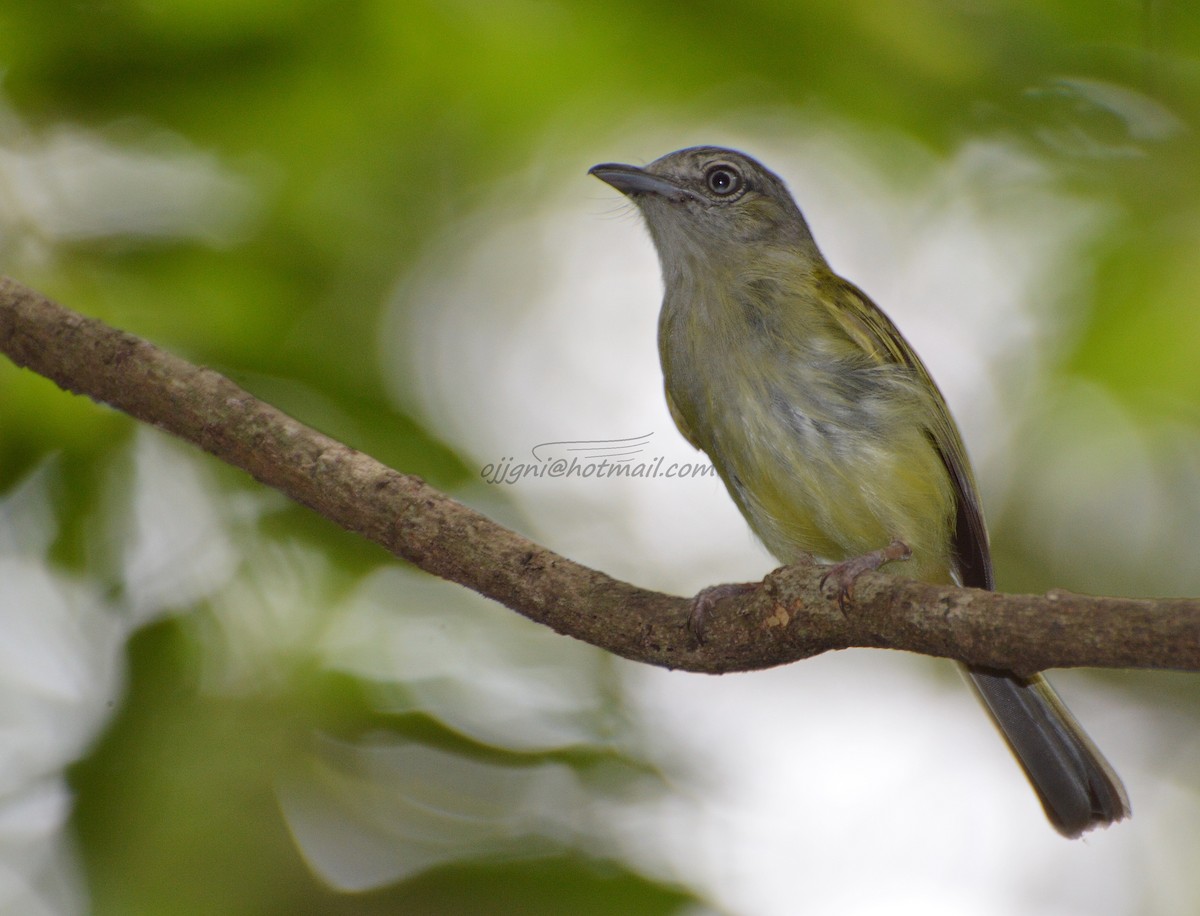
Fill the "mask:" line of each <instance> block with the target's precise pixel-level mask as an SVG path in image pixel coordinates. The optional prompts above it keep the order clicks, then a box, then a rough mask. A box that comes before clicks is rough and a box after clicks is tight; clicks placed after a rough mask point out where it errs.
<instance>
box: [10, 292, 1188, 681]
mask: <svg viewBox="0 0 1200 916" xmlns="http://www.w3.org/2000/svg"><path fill="white" fill-rule="evenodd" d="M0 350H3V352H5V353H6V354H7V355H8V356H9V357H10V358H11V359H12V361H13V362H15V363H16V364H17V365H18V366H22V367H25V368H27V369H31V370H32V371H34V372H37V373H40V374H41V375H44V376H46V377H47V378H50V379H52V380H53V381H54V382H56V383H57V384H58V385H59V386H60V387H62V388H64V389H66V390H67V391H71V392H74V393H76V394H82V395H87V396H88V397H90V398H92V399H93V400H96V401H99V402H101V403H105V404H108V405H111V406H112V407H115V408H117V409H118V410H121V411H124V412H125V413H127V414H129V415H130V416H132V417H134V418H135V419H137V420H140V421H142V422H144V423H151V424H153V425H155V426H157V427H159V428H160V429H163V430H166V431H167V432H170V433H172V434H173V435H176V436H178V437H180V438H181V439H186V440H187V441H188V442H191V443H194V444H195V445H198V446H199V447H200V448H202V449H204V450H205V451H207V452H210V453H211V454H213V455H215V456H216V457H217V458H219V459H221V460H222V461H225V462H227V463H229V464H231V465H234V466H235V467H239V468H242V469H243V470H245V471H246V472H247V473H249V474H251V475H252V476H253V477H255V478H256V479H257V480H259V481H261V482H262V483H265V484H267V485H268V486H271V487H275V488H276V489H278V490H280V491H281V492H283V493H285V494H286V495H287V496H289V497H291V498H292V499H294V500H296V501H297V502H300V503H303V504H304V505H306V506H308V507H310V508H311V509H313V510H314V511H315V512H318V513H320V514H321V515H323V516H325V517H326V518H328V519H330V520H332V521H334V522H336V523H337V524H339V525H341V526H343V527H344V528H347V529H349V530H350V531H354V532H357V533H358V534H361V535H362V536H364V537H367V538H370V539H371V540H372V541H375V542H376V543H378V544H380V545H381V546H383V547H384V548H386V549H387V550H389V551H391V552H392V553H394V554H395V555H396V556H398V557H401V558H403V559H405V560H408V561H409V562H411V563H413V564H414V565H416V566H419V567H420V568H422V569H424V570H426V571H428V572H430V573H432V574H434V575H436V576H440V577H442V578H444V579H448V580H450V581H452V582H457V583H459V584H461V585H465V586H466V587H468V588H472V589H474V590H475V591H477V592H480V593H481V594H483V595H486V596H488V597H489V598H493V599H495V600H496V601H498V602H500V603H501V604H504V605H506V606H508V607H509V608H511V609H512V610H514V611H517V612H518V613H521V614H524V615H525V616H526V617H528V618H530V619H531V620H536V621H538V622H539V623H543V624H545V625H546V626H549V627H552V628H553V629H555V630H557V631H558V632H559V633H563V634H566V635H569V636H574V637H576V638H577V639H582V640H584V641H585V642H588V643H591V644H592V645H595V646H599V647H600V648H602V649H607V650H608V651H610V652H615V653H617V654H618V655H622V656H625V657H626V658H631V659H635V660H637V661H642V662H647V663H649V664H653V665H661V666H664V667H668V668H682V669H686V670H690V671H704V672H711V673H720V672H729V671H745V670H750V669H755V668H765V667H769V666H772V665H780V664H784V663H787V662H792V661H796V660H797V659H801V658H806V657H808V656H811V655H816V654H818V653H820V652H825V651H827V650H829V649H840V648H847V647H850V646H875V647H884V648H892V649H905V650H908V651H911V652H920V653H923V654H926V655H937V656H943V657H946V658H953V659H958V660H960V661H964V662H968V663H972V664H977V665H986V666H989V667H995V668H1004V669H1008V670H1014V671H1019V672H1032V671H1038V670H1041V669H1044V668H1062V667H1073V666H1093V667H1124V668H1176V669H1188V670H1200V601H1196V600H1190V599H1186V600H1185V599H1167V600H1139V599H1129V598H1094V597H1087V596H1082V595H1073V594H1069V593H1066V592H1061V591H1056V592H1051V593H1049V594H1046V595H1043V596H1033V595H1003V594H998V593H994V592H983V591H977V590H974V589H959V588H953V587H944V586H930V585H924V584H921V583H916V582H910V581H906V580H904V579H901V578H899V577H894V576H889V575H887V574H886V573H885V574H879V573H873V574H868V575H865V576H863V577H862V578H861V579H860V580H859V582H858V585H857V588H856V591H855V595H854V604H853V606H852V608H851V609H850V610H849V611H848V612H847V613H842V612H841V611H840V610H839V609H838V606H837V603H836V601H831V600H829V599H827V598H826V597H825V596H824V595H823V594H822V593H821V590H820V584H819V583H820V578H821V572H822V567H820V566H818V565H816V564H802V565H798V566H793V567H788V568H785V569H780V570H776V571H775V572H773V573H771V574H770V575H769V576H767V578H766V579H764V580H763V583H762V585H761V587H759V588H757V589H755V590H754V591H752V592H750V593H748V594H745V595H743V596H740V597H736V598H730V599H727V600H725V601H723V602H721V603H719V604H718V605H716V607H715V608H714V610H713V612H712V613H711V614H710V616H709V618H708V620H709V622H708V626H707V629H706V631H705V633H706V638H705V641H704V643H703V644H699V643H697V642H696V640H695V639H694V638H693V637H692V636H691V635H690V634H689V632H688V629H687V626H686V623H687V618H688V611H689V603H688V600H687V599H684V598H677V597H672V596H670V595H663V594H660V593H657V592H652V591H647V590H644V589H640V588H637V587H635V586H633V585H629V584H627V583H624V582H620V581H617V580H615V579H612V578H610V577H608V576H606V575H604V574H603V573H601V572H597V571H595V570H592V569H588V568H587V567H584V566H580V565H579V564H577V563H573V562H572V561H570V560H568V559H566V558H565V557H562V556H560V555H558V554H556V553H554V552H553V551H550V550H547V549H546V548H545V547H542V546H540V545H538V544H535V543H533V542H532V541H529V540H527V539H526V538H524V537H522V536H520V535H519V534H517V533H515V532H513V531H510V530H509V529H507V528H504V527H503V526H501V525H498V524H496V523H495V522H493V521H492V520H491V519H488V518H486V517H485V516H483V515H480V514H479V513H478V512H475V511H473V510H472V509H470V508H468V507H466V506H464V505H462V504H461V503H458V502H456V501H455V500H453V499H451V498H450V497H448V496H446V495H444V494H443V493H440V492H438V491H437V490H435V489H433V488H432V487H430V486H428V485H427V484H426V483H425V482H424V481H422V480H421V479H419V478H417V477H412V476H409V475H406V474H401V473H399V472H398V471H394V470H392V469H390V468H388V467H385V466H384V465H382V464H380V463H379V462H378V461H375V460H374V459H373V458H371V457H370V456H368V455H364V454H363V453H361V452H358V451H355V450H354V449H352V448H349V447H348V446H346V445H343V444H342V443H340V442H337V441H335V440H333V439H330V438H329V437H328V436H325V435H322V434H321V433H319V432H317V431H316V430H313V429H310V428H309V427H307V426H305V425H303V424H302V423H299V422H297V421H296V420H294V419H292V418H291V417H289V416H287V415H286V414H284V413H282V412H281V411H279V410H277V409H275V408H274V407H272V406H270V405H269V404H265V403H263V402H262V401H259V400H257V399H256V398H254V397H253V396H251V395H250V394H249V393H247V392H246V391H244V390H242V389H241V388H239V387H238V386H237V385H235V384H233V383H232V382H231V381H229V380H228V379H227V378H225V377H224V376H222V375H219V374H218V373H216V372H213V371H211V370H209V369H205V368H202V367H199V366H195V365H193V364H191V363H188V362H186V361H185V360H182V359H179V358H178V357H175V356H172V355H171V354H169V353H166V352H164V351H163V350H161V349H159V348H158V347H155V346H154V345H152V344H150V343H148V342H146V341H144V340H141V339H140V338H137V337H134V336H132V335H130V334H126V333H124V332H122V331H118V330H115V329H113V328H110V327H108V326H107V325H105V324H103V323H102V322H99V321H95V320H93V319H89V318H85V317H83V316H81V315H79V314H77V313H75V312H72V311H70V310H69V309H66V308H63V307H62V306H60V305H57V304H55V303H54V302H51V301H50V300H48V299H47V298H45V297H44V296H42V295H40V294H39V293H37V292H35V291H33V290H31V289H28V288H27V287H24V286H22V285H21V284H19V283H17V282H15V281H14V280H11V279H9V278H5V277H0ZM30 612H31V613H36V608H30Z"/></svg>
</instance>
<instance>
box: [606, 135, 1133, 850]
mask: <svg viewBox="0 0 1200 916" xmlns="http://www.w3.org/2000/svg"><path fill="white" fill-rule="evenodd" d="M589 173H590V174H591V175H593V176H595V177H596V178H599V179H600V180H602V181H604V182H606V183H607V184H609V185H611V186H612V187H613V188H615V189H616V190H618V191H620V192H621V193H622V194H624V195H625V196H626V197H627V198H628V199H629V200H630V201H631V202H632V203H633V204H634V205H635V206H636V208H637V210H638V211H640V213H641V215H642V217H643V220H644V222H645V225H646V227H647V229H648V230H649V234H650V237H651V239H652V241H653V243H654V246H655V248H656V250H657V253H658V258H659V263H660V266H661V269H662V277H663V287H664V295H663V301H662V308H661V311H660V314H659V320H658V347H659V356H660V360H661V363H662V370H663V379H664V388H665V392H666V399H667V406H668V408H669V410H670V413H671V416H672V418H673V420H674V422H675V425H676V426H677V427H678V429H679V431H680V432H681V433H682V434H683V436H684V438H685V439H687V440H688V442H690V443H691V444H692V445H693V446H695V447H696V448H697V449H700V450H702V451H704V452H705V453H707V455H708V457H709V459H710V460H711V461H712V464H713V466H714V468H715V469H716V470H717V473H718V474H719V475H720V477H721V479H722V480H723V481H724V483H725V486H726V488H727V490H728V491H729V495H730V496H731V497H732V499H733V501H734V502H735V503H736V504H737V506H738V508H739V509H740V510H741V513H742V515H743V516H744V517H745V519H746V521H747V522H748V524H749V526H750V528H751V529H752V530H753V531H754V533H755V534H756V535H757V536H758V538H759V539H760V540H761V541H762V542H763V544H764V545H765V546H766V547H767V549H768V550H769V551H770V552H771V553H772V554H774V556H775V557H776V558H777V559H778V560H779V561H780V562H782V563H784V564H790V563H795V562H798V561H799V560H801V559H802V558H804V557H806V556H816V557H818V558H821V559H823V560H826V561H828V562H831V563H833V564H835V565H833V566H832V567H831V569H830V571H829V572H828V573H827V574H826V581H827V582H828V581H830V580H832V582H833V584H834V586H835V591H836V592H837V597H838V600H839V602H845V601H846V600H848V599H849V598H850V597H851V594H852V590H853V582H854V579H855V578H857V576H858V575H860V574H861V573H862V572H864V571H865V570H868V569H874V568H878V567H880V566H882V565H884V564H889V563H892V562H893V561H899V560H903V561H904V562H903V563H897V564H896V565H895V566H890V567H889V570H893V569H894V570H895V571H896V572H898V573H899V574H902V575H908V576H912V577H914V578H916V579H919V580H922V581H926V582H931V583H943V584H951V583H953V584H958V585H962V586H968V587H974V588H981V589H988V590H991V589H994V587H995V580H994V575H993V569H992V559H991V550H990V546H989V542H988V533H987V528H986V526H985V524H984V518H983V510H982V507H981V502H980V498H979V493H978V488H977V486H976V483H975V478H974V474H973V472H972V470H971V466H970V463H969V461H968V459H967V453H966V449H965V447H964V445H963V440H962V436H961V435H960V433H959V431H958V427H957V425H956V424H955V421H954V419H953V417H952V416H951V414H950V410H949V408H948V407H947V405H946V401H945V399H944V398H943V396H942V394H941V392H940V391H939V390H938V387H937V385H936V384H935V383H934V381H933V379H932V377H931V375H930V373H929V371H928V370H927V369H926V368H925V365H924V364H923V363H922V362H921V360H920V358H919V357H918V356H917V354H916V352H915V351H914V350H913V348H912V347H911V346H910V345H909V343H908V342H907V341H906V340H905V339H904V337H903V336H902V335H901V333H900V331H899V330H898V329H897V328H896V326H895V325H894V324H893V323H892V321H891V320H890V319H889V318H888V317H887V316H886V315H885V313H884V312H883V311H882V310H881V309H880V308H879V307H878V306H876V305H875V303H874V302H872V301H871V299H870V298H869V297H868V296H867V294H866V293H864V292H863V291H862V290H860V289H859V288H858V287H856V286H855V285H853V284H852V283H850V282H849V281H847V280H845V279H843V278H842V277H840V276H839V275H838V274H836V273H834V272H833V270H832V269H831V268H830V266H829V264H828V262H827V261H826V260H825V258H824V257H823V256H822V254H821V252H820V250H819V249H818V247H817V244H816V242H815V240H814V238H813V235H812V233H811V231H810V229H809V226H808V223H807V222H806V220H805V218H804V216H803V214H802V213H801V211H800V208H799V207H798V206H797V204H796V202H795V200H794V199H793V197H792V195H791V193H790V192H789V190H788V188H787V186H786V184H785V183H784V182H783V180H782V179H781V178H779V176H777V175H776V174H775V173H773V172H771V171H770V170H768V169H767V168H766V167H765V166H763V165H762V164H761V163H759V162H758V161H757V160H755V159H753V158H751V157H750V156H748V155H746V154H745V153H742V152H740V151H737V150H733V149H726V148H722V147H719V146H697V147H689V148H687V149H681V150H677V151H675V152H672V153H668V154H667V155H665V156H662V157H661V158H659V159H656V160H654V161H653V162H651V163H650V164H649V165H647V166H644V167H642V166H635V165H628V164H623V163H614V162H610V163H601V164H599V165H596V166H593V167H592V168H591V169H590V170H589ZM716 588H717V589H720V588H722V587H720V586H718V587H716ZM706 591H707V590H706ZM711 597H712V593H709V594H708V595H707V596H706V592H701V593H700V595H698V596H697V598H696V604H695V611H694V613H693V623H700V624H701V625H702V618H703V610H704V606H705V604H706V598H709V599H711ZM964 668H965V672H966V674H967V678H968V680H969V682H970V683H971V684H972V685H973V687H974V689H975V691H976V693H977V694H978V696H979V698H980V699H981V700H982V702H983V706H984V708H985V709H986V710H987V711H988V713H990V715H991V717H992V719H993V721H994V722H995V724H996V725H997V726H998V728H999V730H1000V732H1001V734H1002V735H1003V736H1004V738H1005V740H1006V741H1007V743H1008V746H1009V748H1010V749H1011V751H1012V753H1013V754H1014V756H1015V757H1016V759H1017V761H1018V763H1019V764H1020V766H1021V768H1022V769H1023V770H1024V772H1025V775H1026V777H1027V778H1028V779H1029V782H1030V783H1031V784H1032V786H1033V789H1034V791H1035V792H1036V794H1037V797H1038V799H1039V800H1040V802H1041V805H1042V807H1043V809H1044V810H1045V813H1046V816H1047V818H1048V819H1049V821H1050V823H1051V825H1052V826H1053V827H1054V828H1055V829H1056V830H1057V831H1058V832H1059V833H1061V834H1062V835H1064V836H1066V837H1072V838H1074V837H1078V836H1080V835H1082V834H1083V833H1084V832H1085V831H1087V830H1090V829H1092V828H1094V827H1097V826H1107V825H1109V824H1111V823H1113V822H1116V821H1119V820H1121V819H1123V818H1125V817H1127V816H1128V815H1129V814H1130V806H1129V799H1128V796H1127V794H1126V791H1125V788H1124V786H1123V785H1122V783H1121V780H1120V778H1119V777H1118V776H1117V774H1116V773H1115V771H1114V770H1113V768H1112V766H1111V765H1110V764H1109V763H1108V761H1107V760H1105V758H1104V756H1103V755H1102V754H1101V753H1100V751H1099V750H1098V749H1097V748H1096V746H1095V745H1094V744H1093V743H1092V741H1091V739H1090V738H1089V737H1088V736H1087V734H1086V732H1084V730H1083V729H1082V728H1081V727H1080V725H1079V723H1078V722H1077V721H1076V720H1075V718H1074V717H1073V716H1072V714H1071V713H1070V711H1069V710H1068V709H1067V707H1066V706H1065V705H1064V704H1063V702H1062V700H1061V699H1059V697H1058V695H1057V693H1056V692H1055V691H1054V689H1053V688H1052V687H1051V685H1050V683H1049V682H1048V681H1047V680H1046V678H1045V676H1044V675H1042V674H1040V673H1038V674H1033V675H1020V674H1016V673H1013V672H1010V671H1002V670H993V669H988V668H981V667H976V666H971V667H966V666H964Z"/></svg>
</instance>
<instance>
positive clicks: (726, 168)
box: [704, 162, 743, 197]
mask: <svg viewBox="0 0 1200 916" xmlns="http://www.w3.org/2000/svg"><path fill="white" fill-rule="evenodd" d="M704 183H705V185H707V187H708V190H709V191H710V192H711V193H713V194H715V195H716V196H717V197H729V196H730V195H733V194H736V193H737V192H738V191H740V190H742V185H743V181H742V175H741V173H740V172H739V171H738V170H737V169H735V168H734V167H733V166H732V165H730V164H729V163H727V162H717V163H714V164H713V165H710V166H709V167H708V169H707V170H705V172H704Z"/></svg>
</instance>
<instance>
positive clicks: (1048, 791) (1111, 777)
mask: <svg viewBox="0 0 1200 916" xmlns="http://www.w3.org/2000/svg"><path fill="white" fill-rule="evenodd" d="M966 670H967V673H968V674H969V675H970V678H971V683H972V684H973V685H974V687H975V689H976V691H978V693H979V696H980V698H981V699H982V700H983V703H984V705H985V706H986V707H987V709H988V711H989V712H991V714H992V718H993V719H995V720H996V724H997V725H998V726H999V728H1000V731H1001V732H1002V733H1003V734H1004V738H1005V740H1007V741H1008V746H1009V747H1010V748H1012V752H1013V753H1014V754H1015V755H1016V757H1017V760H1018V762H1019V763H1020V764H1021V767H1022V768H1023V769H1024V770H1025V775H1026V776H1028V777H1029V781H1030V782H1031V783H1032V784H1033V788H1034V789H1035V790H1036V791H1037V794H1038V798H1039V799H1041V802H1042V807H1043V808H1045V809H1046V816H1047V817H1048V818H1049V819H1050V823H1051V824H1053V825H1054V829H1055V830H1057V831H1058V832H1059V833H1061V834H1063V835H1064V836H1068V837H1077V836H1079V835H1080V834H1081V833H1083V832H1084V831H1085V830H1090V829H1091V828H1093V827H1098V826H1106V825H1108V824H1111V823H1113V822H1114V821H1119V820H1121V819H1122V818H1124V817H1128V816H1129V799H1128V797H1127V796H1126V795H1125V787H1124V786H1123V785H1121V780H1120V777H1118V776H1117V774H1116V773H1115V772H1113V769H1112V767H1111V766H1109V764H1108V761H1107V760H1105V759H1104V757H1103V756H1102V755H1101V754H1100V752H1099V751H1098V750H1097V749H1096V746H1095V745H1094V744H1092V742H1091V740H1090V739H1089V738H1088V736H1087V735H1086V734H1085V733H1084V731H1083V729H1082V728H1080V727H1079V723H1078V722H1076V721H1075V717H1074V716H1072V715H1071V713H1070V711H1069V710H1068V709H1067V707H1066V706H1064V705H1063V703H1062V700H1060V699H1059V698H1058V694H1056V693H1055V692H1054V688H1053V687H1051V686H1050V685H1049V683H1047V682H1046V679H1045V678H1044V677H1042V676H1041V675H1040V674H1035V675H1034V676H1033V677H1028V678H1025V677H1017V676H1016V675H1013V674H1005V673H1003V672H996V671H988V670H985V669H981V668H968V669H966Z"/></svg>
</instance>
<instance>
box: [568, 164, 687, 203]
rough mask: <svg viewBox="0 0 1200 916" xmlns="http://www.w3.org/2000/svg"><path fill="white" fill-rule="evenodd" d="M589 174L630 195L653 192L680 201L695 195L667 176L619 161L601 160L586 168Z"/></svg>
mask: <svg viewBox="0 0 1200 916" xmlns="http://www.w3.org/2000/svg"><path fill="white" fill-rule="evenodd" d="M588 174H589V175H595V176H596V177H597V178H599V179H600V180H601V181H603V182H606V183H608V184H610V185H612V186H613V187H614V188H616V189H617V190H618V191H620V192H621V193H622V194H626V195H628V196H630V197H636V196H637V195H639V194H655V195H657V196H658V197H662V198H665V199H667V200H673V201H682V200H689V199H691V198H694V197H696V196H697V195H696V194H694V193H693V192H692V191H688V190H686V189H685V188H681V187H679V186H678V185H677V184H674V183H673V182H671V181H670V180H669V179H667V178H660V177H659V176H657V175H651V174H650V173H649V172H647V171H646V170H645V169H640V168H638V167H637V166H636V165H623V164H622V163H620V162H602V163H600V165H593V166H592V167H591V168H590V169H588Z"/></svg>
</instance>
